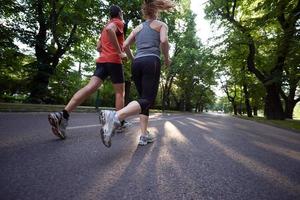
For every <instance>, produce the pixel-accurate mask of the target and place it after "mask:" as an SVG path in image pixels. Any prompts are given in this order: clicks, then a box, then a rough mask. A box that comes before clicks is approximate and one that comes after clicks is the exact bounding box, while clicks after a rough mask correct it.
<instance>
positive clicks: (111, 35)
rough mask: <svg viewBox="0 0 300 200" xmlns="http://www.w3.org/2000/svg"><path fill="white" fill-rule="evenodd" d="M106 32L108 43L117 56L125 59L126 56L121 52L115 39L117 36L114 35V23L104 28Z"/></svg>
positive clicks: (115, 28)
mask: <svg viewBox="0 0 300 200" xmlns="http://www.w3.org/2000/svg"><path fill="white" fill-rule="evenodd" d="M106 31H107V32H108V36H109V39H110V42H111V43H112V45H113V47H114V48H115V49H116V52H117V54H118V55H119V56H120V57H121V58H125V57H126V54H125V53H124V52H122V51H121V48H120V45H119V43H118V39H117V35H116V31H117V26H116V25H115V24H114V23H110V24H108V26H107V27H106Z"/></svg>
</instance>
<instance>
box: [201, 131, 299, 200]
mask: <svg viewBox="0 0 300 200" xmlns="http://www.w3.org/2000/svg"><path fill="white" fill-rule="evenodd" d="M203 137H204V139H205V140H207V141H208V142H209V143H210V144H212V145H214V146H216V147H218V148H219V149H221V150H222V152H223V153H224V154H225V155H226V156H228V157H229V158H231V159H232V160H234V161H235V162H238V163H239V164H241V165H243V166H244V167H246V168H247V169H248V170H250V171H252V172H253V173H254V174H256V175H258V176H259V177H263V178H265V179H266V180H267V181H269V182H270V183H271V184H274V185H276V186H277V187H278V188H283V189H285V190H287V191H288V192H290V193H293V194H296V195H300V185H296V184H295V183H293V182H292V181H290V180H289V178H288V177H286V176H284V175H282V174H281V173H280V172H279V171H277V170H275V169H273V168H271V167H269V166H267V165H265V164H263V163H260V162H258V161H255V160H253V159H251V158H248V157H247V156H244V155H242V154H241V153H238V152H236V151H235V150H234V149H231V148H230V147H228V146H226V145H224V144H222V143H221V142H219V141H218V140H216V139H213V138H211V137H208V136H206V135H204V136H203Z"/></svg>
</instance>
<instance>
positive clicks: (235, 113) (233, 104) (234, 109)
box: [231, 102, 238, 115]
mask: <svg viewBox="0 0 300 200" xmlns="http://www.w3.org/2000/svg"><path fill="white" fill-rule="evenodd" d="M231 104H232V108H233V113H234V115H237V113H238V112H237V105H236V103H235V102H231Z"/></svg>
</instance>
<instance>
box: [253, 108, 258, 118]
mask: <svg viewBox="0 0 300 200" xmlns="http://www.w3.org/2000/svg"><path fill="white" fill-rule="evenodd" d="M253 115H254V116H257V107H253Z"/></svg>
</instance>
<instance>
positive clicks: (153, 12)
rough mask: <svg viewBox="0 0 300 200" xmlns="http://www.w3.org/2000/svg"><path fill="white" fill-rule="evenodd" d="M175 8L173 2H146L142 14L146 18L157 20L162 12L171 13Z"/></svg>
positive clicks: (146, 0) (150, 0)
mask: <svg viewBox="0 0 300 200" xmlns="http://www.w3.org/2000/svg"><path fill="white" fill-rule="evenodd" d="M174 7H175V5H174V3H173V2H172V1H171V0H145V1H144V3H143V5H142V12H143V15H144V17H145V18H147V17H148V18H155V17H157V15H158V13H159V12H161V11H170V10H172V9H173V8H174Z"/></svg>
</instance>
